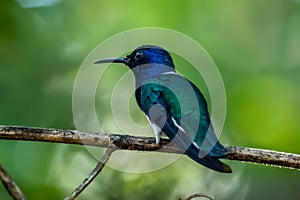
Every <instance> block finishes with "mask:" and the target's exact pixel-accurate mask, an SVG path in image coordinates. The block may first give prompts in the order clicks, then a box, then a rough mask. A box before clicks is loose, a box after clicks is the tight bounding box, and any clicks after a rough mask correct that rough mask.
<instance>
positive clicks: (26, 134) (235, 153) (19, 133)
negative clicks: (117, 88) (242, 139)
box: [0, 126, 300, 169]
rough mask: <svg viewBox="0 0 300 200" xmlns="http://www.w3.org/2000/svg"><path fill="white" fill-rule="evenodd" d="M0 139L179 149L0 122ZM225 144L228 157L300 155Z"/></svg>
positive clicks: (299, 158)
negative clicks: (6, 124) (4, 124)
mask: <svg viewBox="0 0 300 200" xmlns="http://www.w3.org/2000/svg"><path fill="white" fill-rule="evenodd" d="M0 139H4V140H29V141H39V142H54V143H66V144H80V145H90V146H98V147H108V145H109V144H114V145H115V146H117V147H118V148H120V149H123V150H138V151H159V152H167V153H181V151H180V149H178V148H177V147H176V146H174V145H171V143H170V144H169V142H170V140H168V139H162V140H161V142H160V144H159V145H156V144H155V139H154V138H151V137H137V136H129V135H118V134H100V133H88V132H81V131H72V130H60V129H49V128H27V127H17V126H0ZM226 148H227V150H228V152H229V154H228V157H227V159H229V160H237V161H246V162H253V163H261V164H267V165H273V166H280V167H288V168H294V169H300V155H297V154H292V153H285V152H278V151H272V150H263V149H256V148H247V147H238V146H226Z"/></svg>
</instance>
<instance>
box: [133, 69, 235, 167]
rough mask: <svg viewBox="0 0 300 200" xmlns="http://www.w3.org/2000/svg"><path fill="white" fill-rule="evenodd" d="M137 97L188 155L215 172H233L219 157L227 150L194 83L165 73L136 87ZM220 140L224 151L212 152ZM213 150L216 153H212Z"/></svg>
mask: <svg viewBox="0 0 300 200" xmlns="http://www.w3.org/2000/svg"><path fill="white" fill-rule="evenodd" d="M136 99H137V102H138V105H139V106H140V108H141V109H142V110H143V111H144V112H145V114H146V115H147V116H148V117H149V119H150V121H151V122H152V123H154V124H155V125H156V126H157V127H159V128H160V129H161V130H163V132H164V133H165V134H166V135H167V136H168V137H169V138H170V139H171V140H172V141H174V142H175V143H176V145H178V146H179V147H180V148H181V149H182V150H183V152H184V153H185V154H187V155H188V156H189V157H191V158H192V159H193V160H195V161H196V162H198V163H200V164H202V165H204V166H206V167H209V168H211V169H214V170H216V171H220V172H231V169H230V167H229V166H227V165H225V164H224V163H222V162H220V161H219V160H218V158H220V157H224V155H225V154H227V151H226V149H225V148H224V147H223V146H222V145H221V144H220V143H218V141H217V139H216V136H215V134H214V132H213V129H212V128H209V127H210V121H209V115H208V111H207V105H206V101H205V99H204V97H203V95H202V94H201V92H200V91H199V90H198V88H197V87H196V86H194V85H193V84H192V83H191V82H189V81H188V80H186V79H185V78H183V77H182V76H179V75H177V74H162V75H161V76H159V77H156V78H153V79H150V80H147V81H145V82H144V83H143V84H142V86H141V87H139V88H138V89H137V90H136ZM207 119H208V121H207ZM204 129H205V131H203V130H204ZM207 130H211V131H207ZM206 133H210V134H213V137H205V136H206ZM206 138H207V139H206ZM211 138H212V139H211ZM210 140H211V141H210ZM204 141H207V142H205V144H206V145H207V147H208V148H202V149H201V148H200V147H201V145H202V144H203V142H204ZM212 142H215V143H213V144H211V143H212ZM217 143H218V144H220V145H221V147H223V149H225V153H224V152H223V151H221V152H222V154H220V153H219V152H217V151H216V152H214V151H213V149H214V146H212V145H214V144H217ZM218 144H217V146H219V145H218ZM200 149H201V150H200ZM221 149H222V148H221ZM223 149H222V150H223ZM210 152H213V153H212V154H211V155H210ZM201 155H202V156H201Z"/></svg>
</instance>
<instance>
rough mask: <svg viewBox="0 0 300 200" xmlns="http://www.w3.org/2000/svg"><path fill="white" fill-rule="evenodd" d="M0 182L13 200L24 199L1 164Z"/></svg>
mask: <svg viewBox="0 0 300 200" xmlns="http://www.w3.org/2000/svg"><path fill="white" fill-rule="evenodd" d="M0 180H1V181H2V183H3V185H4V187H5V188H6V190H7V191H8V193H9V194H10V196H11V197H12V198H13V199H14V200H25V197H24V195H23V193H22V192H21V190H20V188H19V187H18V186H17V184H16V183H15V182H14V181H13V179H12V178H11V176H10V175H9V174H8V172H7V171H6V170H5V169H4V168H3V167H2V165H1V164H0Z"/></svg>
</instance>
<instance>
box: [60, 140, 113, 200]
mask: <svg viewBox="0 0 300 200" xmlns="http://www.w3.org/2000/svg"><path fill="white" fill-rule="evenodd" d="M115 150H116V148H115V147H114V146H112V145H110V146H108V147H107V149H106V152H105V154H104V155H103V157H102V158H101V160H100V161H99V162H98V164H97V165H96V167H95V168H94V169H93V171H92V172H91V173H90V174H89V176H88V177H87V178H86V179H84V181H83V182H82V183H81V184H80V185H79V186H78V187H77V188H76V189H75V190H74V191H73V192H72V193H71V194H70V195H69V196H68V197H66V198H65V199H64V200H74V199H75V198H76V197H77V196H78V195H79V194H80V193H81V192H82V191H83V190H84V189H85V188H86V187H87V186H88V185H89V184H90V183H91V182H92V181H93V180H94V179H95V178H96V176H97V175H98V174H99V173H100V172H101V170H102V169H103V167H104V166H105V164H106V163H107V161H108V159H109V158H110V156H111V154H112V153H113V152H114V151H115Z"/></svg>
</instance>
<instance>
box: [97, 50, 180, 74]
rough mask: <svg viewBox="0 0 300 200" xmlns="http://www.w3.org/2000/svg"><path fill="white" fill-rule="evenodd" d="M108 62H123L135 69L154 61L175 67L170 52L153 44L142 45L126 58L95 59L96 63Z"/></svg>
mask: <svg viewBox="0 0 300 200" xmlns="http://www.w3.org/2000/svg"><path fill="white" fill-rule="evenodd" d="M108 62H114V63H123V64H125V65H127V66H128V67H129V68H130V69H133V68H135V67H137V66H140V65H145V64H153V63H156V64H162V65H166V66H168V67H170V68H172V69H175V66H174V64H173V60H172V57H171V56H170V54H169V53H168V52H167V51H166V50H164V49H163V48H161V47H158V46H152V45H143V46H140V47H138V48H136V49H135V50H134V51H133V52H132V53H131V54H129V55H128V56H126V57H125V58H108V59H101V60H97V61H95V64H98V63H108Z"/></svg>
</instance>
